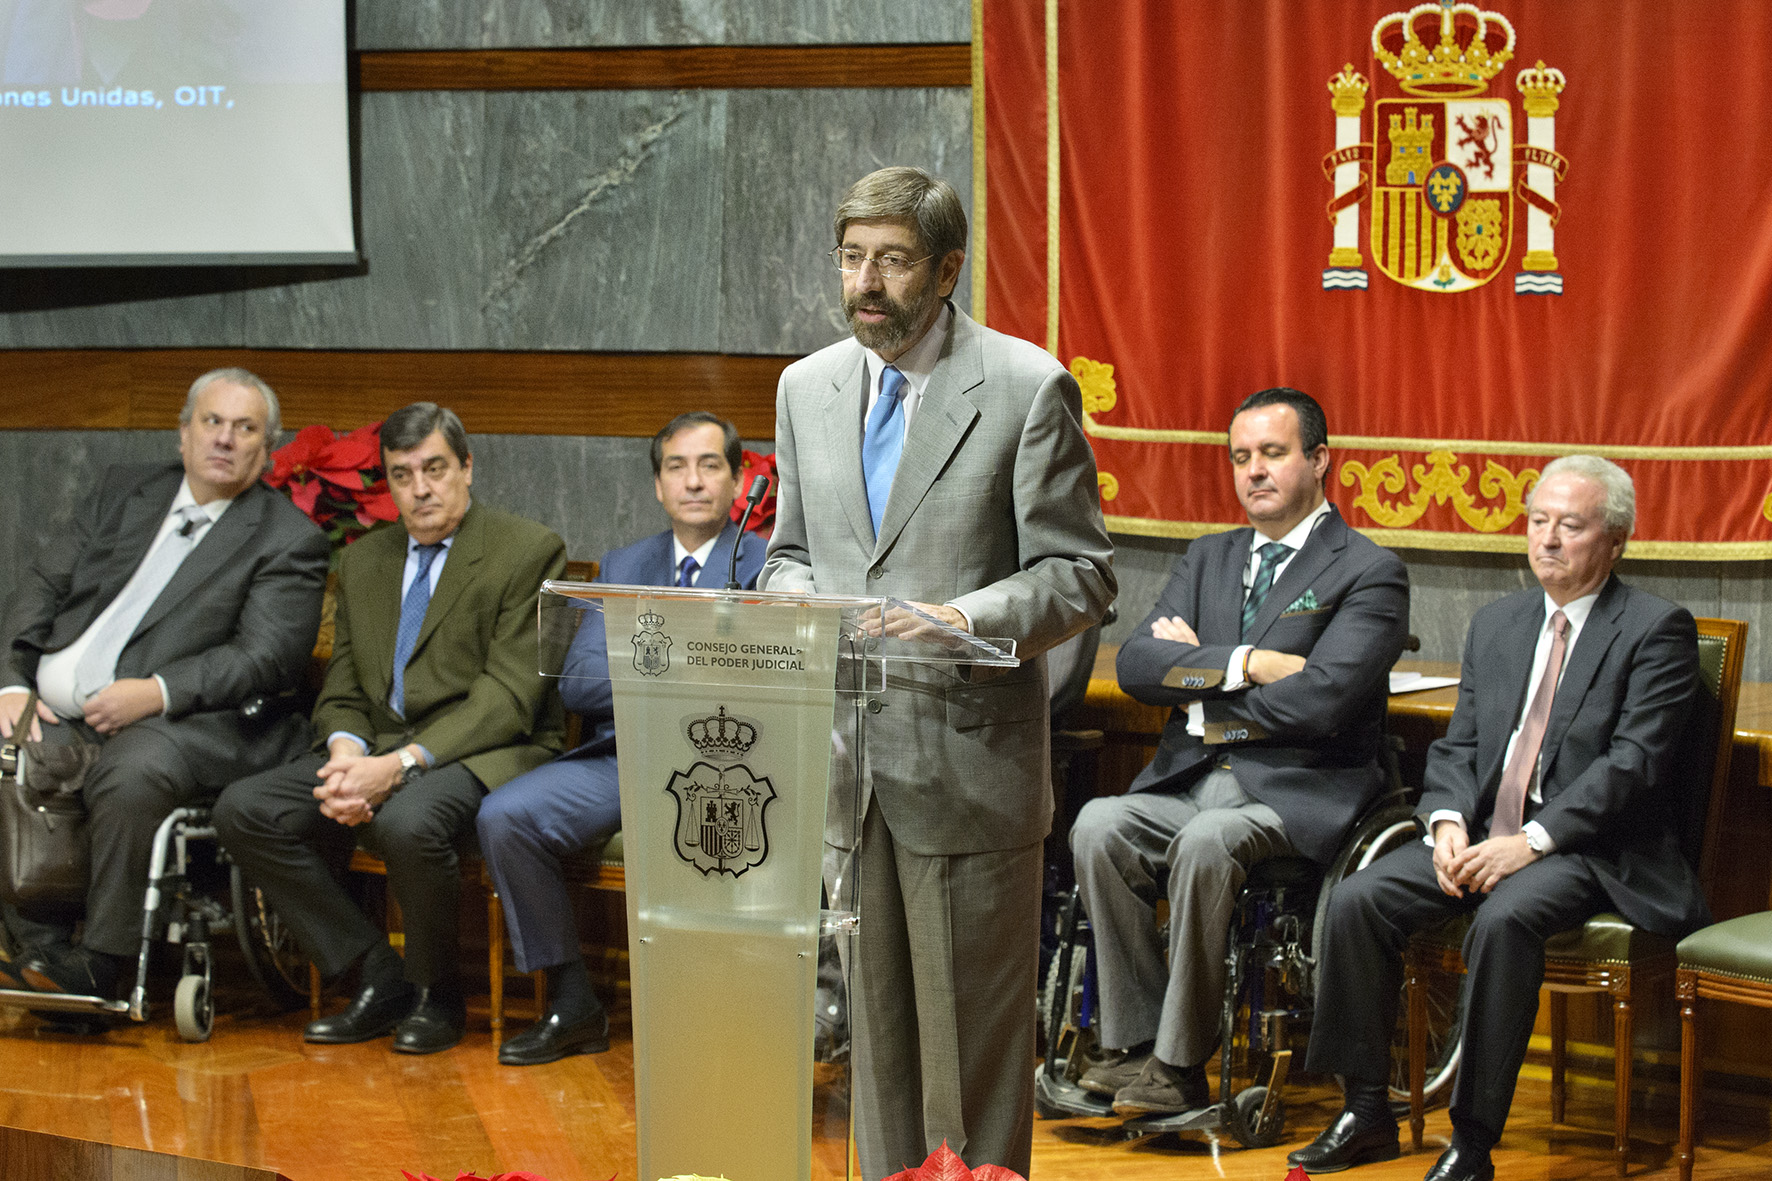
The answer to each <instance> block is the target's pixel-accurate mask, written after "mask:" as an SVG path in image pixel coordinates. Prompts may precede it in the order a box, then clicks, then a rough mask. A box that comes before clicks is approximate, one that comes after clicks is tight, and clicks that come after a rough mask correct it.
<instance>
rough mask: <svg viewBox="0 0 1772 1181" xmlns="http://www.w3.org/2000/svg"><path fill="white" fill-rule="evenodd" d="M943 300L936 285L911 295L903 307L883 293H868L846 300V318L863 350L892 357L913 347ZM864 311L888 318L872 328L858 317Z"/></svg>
mask: <svg viewBox="0 0 1772 1181" xmlns="http://www.w3.org/2000/svg"><path fill="white" fill-rule="evenodd" d="M940 298H941V297H940V295H939V294H937V292H936V290H935V285H934V284H933V283H931V284H929V285H927V286H925V287H922V288H920V289H919V290H917V291H914V292H912V293H911V294H910V296H909V297H908V298H907V299H905V300H904V301H903V302H902V303H901V302H899V301H898V300H895V299H893V298H892V297H891V296H890V295H887V294H886V293H885V292H884V291H868V292H863V293H860V294H857V295H846V296H844V297H843V315H844V317H845V318H846V319H848V321H849V331H850V332H852V333H854V334H855V339H856V340H857V341H859V342H860V343H861V345H862V347H863V348H869V349H873V350H874V351H875V352H877V353H891V352H896V351H897V350H899V349H902V348H903V347H904V346H905V345H906V344H908V343H911V338H912V335H913V334H914V333H916V332H917V331H918V330H919V329H921V328H922V327H923V324H924V321H925V320H926V319H928V317H929V314H930V309H931V308H933V307H934V306H935V304H936V302H937V301H938V300H939V299H940ZM864 308H865V309H867V310H868V311H873V312H884V313H885V314H886V318H885V319H884V320H882V321H880V322H879V323H877V324H870V323H868V322H867V321H866V320H862V319H860V318H858V317H857V315H856V313H857V312H859V311H861V310H862V309H864Z"/></svg>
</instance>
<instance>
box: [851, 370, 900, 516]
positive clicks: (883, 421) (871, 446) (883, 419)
mask: <svg viewBox="0 0 1772 1181" xmlns="http://www.w3.org/2000/svg"><path fill="white" fill-rule="evenodd" d="M903 395H904V374H902V373H900V372H899V371H898V370H896V369H894V368H893V367H892V366H890V365H888V366H886V371H885V372H884V373H882V374H880V396H879V398H878V399H877V400H875V402H874V409H873V412H872V413H870V414H869V415H868V426H867V432H866V433H865V434H863V435H862V437H861V471H862V477H863V478H864V479H865V480H866V481H867V487H868V515H870V516H871V517H873V519H874V536H875V537H878V536H879V535H880V518H882V517H884V516H885V515H886V498H887V497H889V496H891V495H892V477H893V476H894V475H896V474H897V472H898V457H899V456H900V455H902V454H904V397H903Z"/></svg>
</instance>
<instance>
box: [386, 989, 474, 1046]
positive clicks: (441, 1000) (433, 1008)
mask: <svg viewBox="0 0 1772 1181" xmlns="http://www.w3.org/2000/svg"><path fill="white" fill-rule="evenodd" d="M467 1027H468V1006H467V1002H466V1001H465V1000H463V999H462V995H461V990H460V989H459V988H454V987H446V988H439V987H437V986H435V985H433V986H431V987H430V988H421V989H419V990H418V1004H417V1005H416V1006H415V1007H414V1008H413V1010H412V1012H411V1013H408V1014H407V1015H406V1017H405V1018H404V1019H403V1020H402V1021H401V1022H400V1024H399V1025H397V1026H395V1027H394V1049H395V1050H397V1051H399V1052H400V1053H402V1054H435V1053H437V1052H439V1051H441V1050H447V1049H448V1048H449V1047H451V1046H453V1045H455V1044H456V1043H457V1042H459V1041H461V1038H462V1034H463V1033H464V1032H466V1030H467Z"/></svg>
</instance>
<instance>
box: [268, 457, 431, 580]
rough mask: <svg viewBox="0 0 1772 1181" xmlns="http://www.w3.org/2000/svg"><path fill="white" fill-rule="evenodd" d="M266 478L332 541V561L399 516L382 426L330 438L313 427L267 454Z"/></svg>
mask: <svg viewBox="0 0 1772 1181" xmlns="http://www.w3.org/2000/svg"><path fill="white" fill-rule="evenodd" d="M271 461H272V466H271V472H270V474H269V475H267V476H266V477H265V479H266V481H267V482H268V483H270V484H271V486H272V487H275V488H281V489H283V491H284V492H285V493H287V494H288V496H289V499H290V501H291V503H293V504H294V505H295V507H296V508H298V509H300V510H301V511H302V512H303V513H306V514H307V516H308V519H309V520H311V521H313V522H314V523H315V524H316V525H318V526H320V528H322V529H324V530H326V532H327V535H328V536H330V537H331V538H332V543H333V560H334V562H336V561H337V558H338V550H339V549H340V548H342V547H344V546H347V545H349V544H350V543H351V542H353V541H355V540H357V538H359V537H361V536H363V534H364V533H366V532H368V530H369V529H370V528H371V527H372V526H374V525H375V524H376V523H378V522H380V521H392V520H394V519H395V518H397V517H398V516H399V515H400V512H399V509H398V508H397V507H396V506H395V504H394V498H393V497H392V496H390V495H389V494H388V482H387V479H386V475H385V473H384V472H383V471H382V466H381V423H379V422H372V423H370V424H368V425H367V426H361V427H358V428H357V429H356V430H354V431H352V432H351V433H349V434H347V435H334V434H333V432H332V431H331V430H330V429H329V428H328V427H326V426H323V425H321V424H319V423H315V424H314V425H312V426H307V427H303V428H302V429H301V430H300V431H299V432H297V434H296V436H295V438H294V439H291V440H290V441H289V443H288V444H286V445H285V446H283V447H279V448H278V449H277V450H276V451H274V452H272V454H271Z"/></svg>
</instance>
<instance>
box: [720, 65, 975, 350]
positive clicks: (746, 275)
mask: <svg viewBox="0 0 1772 1181" xmlns="http://www.w3.org/2000/svg"><path fill="white" fill-rule="evenodd" d="M728 108H729V111H730V120H731V122H730V128H729V130H728V132H727V137H726V233H725V239H724V241H725V245H724V250H725V256H726V264H725V266H724V267H723V268H722V270H723V282H724V285H725V292H724V294H725V299H724V305H725V314H724V316H723V317H722V335H721V341H720V348H721V349H722V351H725V352H735V353H804V352H810V351H812V350H813V349H817V348H821V347H823V346H824V345H827V344H829V343H831V342H832V341H833V340H836V339H838V338H840V337H841V336H843V335H844V334H845V333H846V332H847V328H846V327H845V325H844V322H843V315H842V311H841V309H840V308H839V306H838V293H839V287H840V284H839V280H838V275H837V271H836V268H835V267H833V266H832V265H831V262H830V259H829V258H827V257H826V253H825V252H826V251H828V250H830V248H831V244H832V239H831V215H832V213H833V212H834V211H835V209H836V207H837V204H838V202H839V201H841V200H842V198H843V194H844V192H845V191H847V189H848V188H849V186H850V185H851V184H853V183H854V182H855V181H856V180H857V179H858V178H860V177H861V176H863V175H865V174H866V173H868V172H871V171H873V170H874V169H876V168H881V167H884V166H886V165H889V164H914V165H917V166H919V167H922V168H927V169H928V170H930V171H931V172H934V173H935V174H937V175H938V176H942V177H945V178H946V179H947V180H948V181H949V183H951V184H952V185H953V186H954V187H955V188H956V189H957V190H959V193H960V199H961V201H962V203H963V204H964V205H965V206H966V209H967V215H968V216H970V215H971V209H972V98H971V92H970V91H969V90H750V91H733V92H732V93H731V95H730V97H729V99H728ZM971 286H972V267H971V264H970V263H968V264H967V265H966V267H965V269H963V270H962V271H961V273H960V281H959V285H958V286H957V287H956V288H955V292H954V298H955V303H956V304H957V305H958V306H959V307H961V308H968V307H970V304H971V300H970V295H971Z"/></svg>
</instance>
